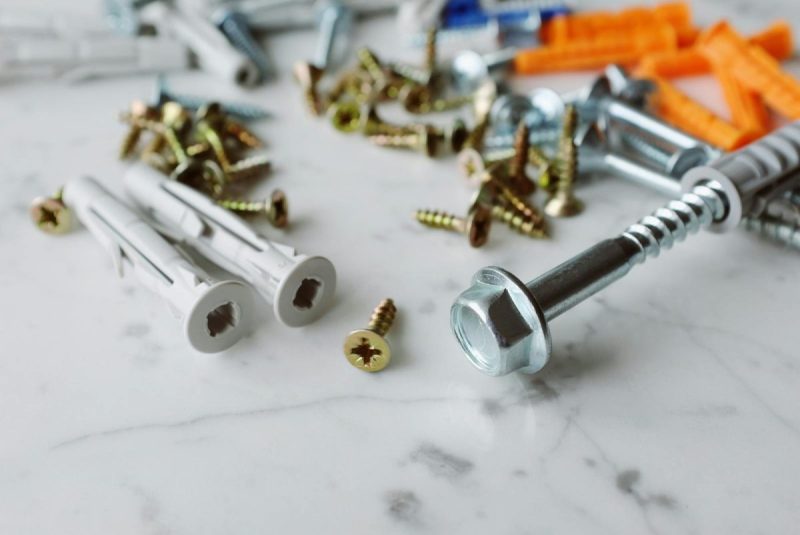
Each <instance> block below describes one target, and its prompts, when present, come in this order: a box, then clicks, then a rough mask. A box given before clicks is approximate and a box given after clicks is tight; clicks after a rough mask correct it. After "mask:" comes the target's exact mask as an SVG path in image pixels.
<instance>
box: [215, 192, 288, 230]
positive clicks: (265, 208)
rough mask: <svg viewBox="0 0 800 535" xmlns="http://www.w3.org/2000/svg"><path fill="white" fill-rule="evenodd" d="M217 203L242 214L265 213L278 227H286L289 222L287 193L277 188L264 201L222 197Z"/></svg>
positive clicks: (274, 225)
mask: <svg viewBox="0 0 800 535" xmlns="http://www.w3.org/2000/svg"><path fill="white" fill-rule="evenodd" d="M217 204H219V205H220V206H223V207H225V208H227V209H228V210H230V211H232V212H237V213H242V214H264V215H266V216H267V220H268V221H269V222H270V223H271V224H272V226H273V227H276V228H284V227H286V225H287V224H288V223H289V204H288V201H287V200H286V194H285V193H283V191H281V190H279V189H275V190H273V191H272V193H271V194H270V198H269V199H265V200H263V201H246V200H240V199H220V200H218V201H217Z"/></svg>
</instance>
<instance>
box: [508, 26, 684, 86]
mask: <svg viewBox="0 0 800 535" xmlns="http://www.w3.org/2000/svg"><path fill="white" fill-rule="evenodd" d="M676 46H677V45H676V38H675V30H673V29H672V27H671V26H669V25H668V24H665V23H660V24H658V25H654V26H648V27H646V28H645V27H639V28H637V29H636V30H635V31H632V32H626V33H624V34H622V35H619V36H614V37H611V36H607V37H602V38H598V39H596V40H594V41H577V42H574V43H569V44H565V45H552V46H544V47H539V48H532V49H528V50H523V51H521V52H519V53H518V54H517V56H516V58H514V69H515V70H516V72H517V73H520V74H538V73H544V72H555V71H569V70H583V69H599V68H603V67H605V66H606V65H608V64H609V63H620V64H623V65H630V64H633V63H636V62H637V61H638V60H639V58H641V57H642V56H643V55H646V54H649V53H652V52H660V51H667V50H675V49H676Z"/></svg>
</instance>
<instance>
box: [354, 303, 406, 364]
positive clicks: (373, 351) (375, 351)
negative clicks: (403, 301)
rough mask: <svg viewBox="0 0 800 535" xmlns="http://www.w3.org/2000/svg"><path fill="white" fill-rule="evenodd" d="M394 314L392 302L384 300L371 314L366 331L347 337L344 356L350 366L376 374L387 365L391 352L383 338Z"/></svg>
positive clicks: (356, 332)
mask: <svg viewBox="0 0 800 535" xmlns="http://www.w3.org/2000/svg"><path fill="white" fill-rule="evenodd" d="M396 314H397V308H396V307H395V305H394V302H393V301H392V300H391V299H384V300H383V301H381V303H380V304H379V305H378V306H377V307H376V308H375V310H374V311H373V312H372V317H371V318H370V321H369V325H368V326H367V328H366V329H359V330H357V331H353V332H351V333H350V334H348V335H347V338H346V339H345V341H344V355H345V357H347V360H348V361H349V362H350V364H352V365H353V366H355V367H356V368H358V369H359V370H364V371H367V372H377V371H380V370H382V369H384V368H385V367H386V366H388V365H389V362H390V361H391V359H392V352H391V350H390V348H389V343H388V342H387V341H386V340H385V336H386V333H387V332H388V331H389V328H390V327H391V326H392V323H393V322H394V318H395V316H396Z"/></svg>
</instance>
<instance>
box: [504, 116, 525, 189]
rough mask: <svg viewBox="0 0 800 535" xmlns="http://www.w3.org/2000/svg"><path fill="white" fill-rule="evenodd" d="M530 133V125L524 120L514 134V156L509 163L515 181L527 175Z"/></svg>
mask: <svg viewBox="0 0 800 535" xmlns="http://www.w3.org/2000/svg"><path fill="white" fill-rule="evenodd" d="M529 131H530V130H529V128H528V125H527V124H525V121H524V120H522V121H520V122H519V124H518V125H517V131H516V133H515V134H514V156H513V157H512V158H511V162H509V172H510V174H511V176H512V177H514V178H515V179H518V178H519V177H520V176H523V175H524V174H525V166H526V165H527V164H528V160H529V156H528V147H529V145H530V143H529V141H528V135H529Z"/></svg>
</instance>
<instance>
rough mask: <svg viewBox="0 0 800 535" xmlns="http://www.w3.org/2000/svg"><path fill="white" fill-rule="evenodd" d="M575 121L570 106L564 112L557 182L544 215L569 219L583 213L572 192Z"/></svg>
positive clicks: (573, 112) (574, 171)
mask: <svg viewBox="0 0 800 535" xmlns="http://www.w3.org/2000/svg"><path fill="white" fill-rule="evenodd" d="M577 121H578V118H577V111H576V109H575V107H574V106H573V105H571V104H570V105H569V106H567V108H566V110H565V112H564V125H563V128H562V132H561V139H560V141H559V147H558V152H559V154H558V160H557V161H556V171H557V173H558V181H557V182H556V185H555V190H554V191H553V193H552V194H551V195H550V198H548V199H547V203H545V205H544V211H545V213H546V214H547V215H549V216H552V217H570V216H574V215H577V214H579V213H581V212H582V211H583V203H582V202H581V201H580V200H579V199H578V198H577V197H575V192H574V190H573V187H574V185H575V178H576V177H577V174H578V151H577V149H576V148H575V129H576V127H577Z"/></svg>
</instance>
